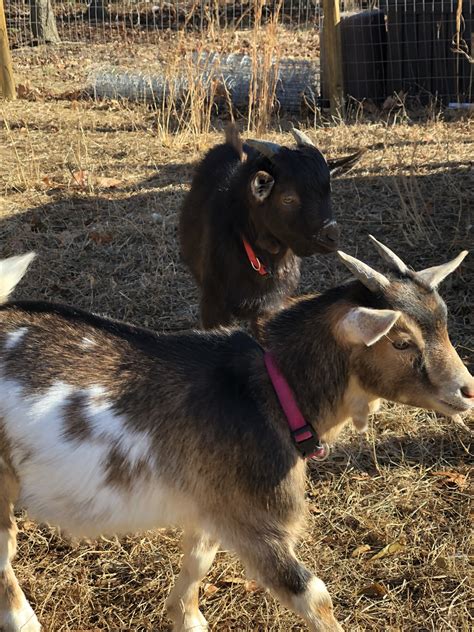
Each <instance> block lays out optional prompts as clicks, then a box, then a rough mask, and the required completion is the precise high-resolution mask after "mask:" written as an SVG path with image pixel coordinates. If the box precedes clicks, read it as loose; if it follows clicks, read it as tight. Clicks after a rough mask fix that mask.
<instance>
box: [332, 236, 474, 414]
mask: <svg viewBox="0 0 474 632" xmlns="http://www.w3.org/2000/svg"><path fill="white" fill-rule="evenodd" d="M371 239H372V241H373V242H374V244H375V246H376V247H377V250H378V251H379V253H380V254H381V255H382V257H383V258H384V259H385V261H386V262H387V263H388V264H389V267H390V268H391V271H392V272H391V273H390V274H388V275H385V274H382V273H380V272H377V271H375V270H373V269H372V268H370V267H369V266H368V265H366V264H365V263H362V262H361V261H359V260H358V259H355V258H354V257H350V256H349V255H346V254H344V253H342V252H338V255H339V258H340V260H341V261H342V262H343V263H344V265H345V266H346V267H347V268H349V270H350V271H351V272H352V274H353V275H354V276H355V277H356V278H357V279H358V280H359V281H360V282H361V283H362V286H361V285H360V283H354V284H353V286H352V288H351V290H350V291H349V293H348V295H347V296H348V301H347V303H345V304H344V308H343V309H342V311H340V312H339V316H340V318H336V319H335V323H336V325H335V333H336V336H337V338H338V340H339V341H340V342H342V343H343V344H346V345H348V346H350V347H351V365H352V368H353V371H354V372H355V374H356V375H357V378H358V379H359V381H360V382H361V384H362V386H363V387H364V389H365V390H367V391H369V392H371V393H373V394H374V395H376V396H378V397H382V398H384V399H389V400H392V401H396V402H401V403H406V404H410V405H413V406H419V407H421V408H428V409H434V410H436V411H438V412H440V413H442V414H447V415H453V414H455V413H459V412H464V411H467V410H468V409H470V408H473V407H474V378H473V377H472V376H471V375H470V373H469V371H468V370H467V369H466V367H465V366H464V364H463V362H462V361H461V359H460V357H459V356H458V354H457V352H456V351H455V349H454V347H453V346H452V344H451V342H450V339H449V335H448V330H447V310H446V305H445V303H444V301H443V300H442V299H441V297H440V295H439V294H438V292H437V287H438V285H439V283H441V281H443V279H445V278H446V277H447V276H448V275H449V274H451V273H452V272H453V271H454V270H455V269H456V268H457V267H458V266H459V264H460V263H461V261H462V260H463V259H464V257H465V256H466V255H467V251H464V252H461V254H459V255H458V256H457V257H456V258H455V259H453V260H452V261H450V262H448V263H445V264H443V265H440V266H436V267H433V268H428V269H426V270H422V271H420V272H414V271H412V270H410V269H409V268H408V267H407V266H406V265H405V264H404V263H403V261H402V260H401V259H400V258H399V257H398V256H397V255H395V253H393V252H392V251H391V250H390V249H388V248H387V247H386V246H384V245H383V244H381V243H380V242H378V241H377V240H376V239H374V238H373V237H371Z"/></svg>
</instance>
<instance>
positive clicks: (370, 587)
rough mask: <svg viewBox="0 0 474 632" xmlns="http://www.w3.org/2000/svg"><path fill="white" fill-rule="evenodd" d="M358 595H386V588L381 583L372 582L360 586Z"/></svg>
mask: <svg viewBox="0 0 474 632" xmlns="http://www.w3.org/2000/svg"><path fill="white" fill-rule="evenodd" d="M358 594H359V595H365V596H366V597H379V598H380V597H385V596H386V595H388V590H387V589H386V588H385V586H384V585H383V584H380V583H379V582H374V583H373V584H367V586H364V587H363V588H361V589H360V590H359V592H358Z"/></svg>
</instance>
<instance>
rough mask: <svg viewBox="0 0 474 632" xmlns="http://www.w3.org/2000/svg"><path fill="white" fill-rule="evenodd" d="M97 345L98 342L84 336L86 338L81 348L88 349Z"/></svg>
mask: <svg viewBox="0 0 474 632" xmlns="http://www.w3.org/2000/svg"><path fill="white" fill-rule="evenodd" d="M96 344H97V342H96V341H95V340H91V339H90V338H87V337H86V336H84V338H83V339H82V341H81V347H82V348H83V349H88V348H89V347H94V346H95V345H96Z"/></svg>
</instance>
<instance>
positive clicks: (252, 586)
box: [244, 579, 263, 593]
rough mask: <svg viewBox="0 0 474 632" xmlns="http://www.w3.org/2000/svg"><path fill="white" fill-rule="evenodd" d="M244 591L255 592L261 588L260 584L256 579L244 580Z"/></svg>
mask: <svg viewBox="0 0 474 632" xmlns="http://www.w3.org/2000/svg"><path fill="white" fill-rule="evenodd" d="M244 588H245V591H246V592H248V593H255V592H259V591H260V590H263V589H262V587H261V586H259V585H258V584H257V582H256V581H254V580H253V579H251V580H250V581H246V582H245V584H244Z"/></svg>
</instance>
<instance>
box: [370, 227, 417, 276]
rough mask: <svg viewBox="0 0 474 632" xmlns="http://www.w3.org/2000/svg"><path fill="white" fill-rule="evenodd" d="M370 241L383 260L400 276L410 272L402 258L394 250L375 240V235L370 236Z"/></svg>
mask: <svg viewBox="0 0 474 632" xmlns="http://www.w3.org/2000/svg"><path fill="white" fill-rule="evenodd" d="M369 239H371V240H372V243H373V244H374V246H375V248H376V249H377V252H378V253H379V255H380V256H381V257H382V259H383V260H384V261H386V263H388V265H389V266H390V267H391V268H392V269H393V270H396V271H397V272H400V274H406V273H407V272H408V267H407V266H406V265H405V264H404V263H403V261H402V260H401V259H400V257H399V256H398V255H396V254H395V253H394V252H393V250H390V248H387V246H384V245H383V244H381V243H380V241H379V240H378V239H375V237H374V236H373V235H369Z"/></svg>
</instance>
